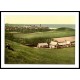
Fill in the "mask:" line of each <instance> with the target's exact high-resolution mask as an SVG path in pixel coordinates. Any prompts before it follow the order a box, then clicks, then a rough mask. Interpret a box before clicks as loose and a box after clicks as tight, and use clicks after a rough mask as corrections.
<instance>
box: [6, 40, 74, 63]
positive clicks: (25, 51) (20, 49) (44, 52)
mask: <svg viewBox="0 0 80 80" xmlns="http://www.w3.org/2000/svg"><path fill="white" fill-rule="evenodd" d="M6 43H9V44H10V45H11V47H12V48H13V49H14V51H11V50H9V49H7V48H5V63H6V64H74V63H75V47H69V48H63V49H49V48H45V49H44V48H31V47H28V46H24V45H22V44H19V43H16V42H13V41H10V40H7V39H6Z"/></svg>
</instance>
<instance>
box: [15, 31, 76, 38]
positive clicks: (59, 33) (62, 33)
mask: <svg viewBox="0 0 80 80" xmlns="http://www.w3.org/2000/svg"><path fill="white" fill-rule="evenodd" d="M74 35H75V31H64V30H63V31H46V32H35V33H28V34H24V33H20V34H19V33H18V34H16V35H15V34H14V37H16V38H29V39H30V38H37V37H49V38H55V37H67V36H74Z"/></svg>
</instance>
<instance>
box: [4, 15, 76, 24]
mask: <svg viewBox="0 0 80 80" xmlns="http://www.w3.org/2000/svg"><path fill="white" fill-rule="evenodd" d="M5 23H10V24H75V16H71V15H68V16H67V15H66V16H65V15H64V16H63V15H60V16H59V15H58V16H53V15H50V16H49V15H44V16H43V15H11V16H10V15H7V16H5Z"/></svg>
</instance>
